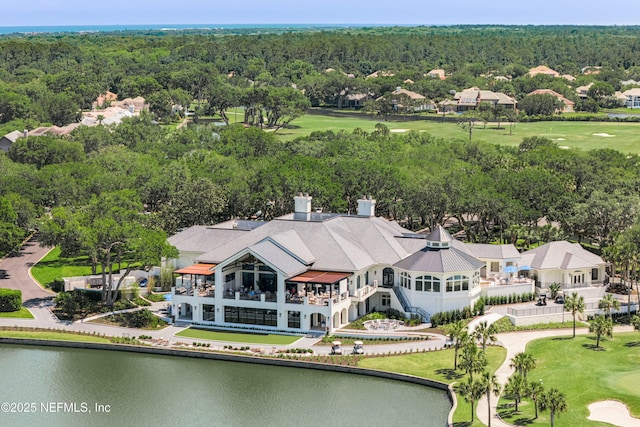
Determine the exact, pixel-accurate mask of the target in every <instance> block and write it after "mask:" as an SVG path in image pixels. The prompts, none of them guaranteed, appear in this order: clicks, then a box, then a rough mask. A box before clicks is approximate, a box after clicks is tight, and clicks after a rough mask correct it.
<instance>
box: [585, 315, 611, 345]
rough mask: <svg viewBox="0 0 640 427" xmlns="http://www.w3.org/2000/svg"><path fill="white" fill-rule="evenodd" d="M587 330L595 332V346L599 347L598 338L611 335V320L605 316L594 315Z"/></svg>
mask: <svg viewBox="0 0 640 427" xmlns="http://www.w3.org/2000/svg"><path fill="white" fill-rule="evenodd" d="M589 332H593V333H595V334H596V348H600V338H601V337H602V336H603V335H608V336H612V335H613V322H612V321H611V319H608V318H607V316H596V317H594V318H593V320H592V321H591V322H590V323H589Z"/></svg>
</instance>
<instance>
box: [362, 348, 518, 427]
mask: <svg viewBox="0 0 640 427" xmlns="http://www.w3.org/2000/svg"><path fill="white" fill-rule="evenodd" d="M453 353H454V352H453V350H451V349H449V350H439V351H429V352H426V353H412V354H406V355H401V356H385V357H367V358H364V359H362V360H360V362H358V367H361V368H370V369H379V370H382V371H389V372H398V373H401V374H408V375H414V376H416V377H422V378H429V379H432V380H437V381H441V382H443V383H447V384H450V383H453V382H460V381H464V380H465V374H464V372H463V371H461V370H457V371H454V370H453ZM506 355H507V350H506V349H505V348H503V347H498V346H489V347H487V360H488V362H489V364H488V365H487V370H488V371H489V372H495V371H496V370H497V369H498V367H500V365H501V364H502V362H504V360H505V358H506ZM457 397H458V407H457V409H456V412H455V413H454V415H453V421H454V425H456V426H473V427H475V426H478V427H480V426H482V425H483V424H482V423H481V422H480V421H478V420H477V418H476V420H475V422H474V423H471V422H470V419H471V415H470V414H471V406H470V404H469V403H467V402H466V401H465V400H464V399H462V398H461V397H460V396H459V395H457ZM492 398H493V399H495V396H492Z"/></svg>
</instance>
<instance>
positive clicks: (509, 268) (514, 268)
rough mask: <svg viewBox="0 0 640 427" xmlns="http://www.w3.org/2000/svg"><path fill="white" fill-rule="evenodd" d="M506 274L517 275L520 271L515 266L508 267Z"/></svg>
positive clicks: (505, 270)
mask: <svg viewBox="0 0 640 427" xmlns="http://www.w3.org/2000/svg"><path fill="white" fill-rule="evenodd" d="M503 271H504V272H505V273H515V272H516V271H518V269H517V268H516V267H515V266H513V265H507V266H506V267H505V268H504V270H503Z"/></svg>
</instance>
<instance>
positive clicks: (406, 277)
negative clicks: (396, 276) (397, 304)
mask: <svg viewBox="0 0 640 427" xmlns="http://www.w3.org/2000/svg"><path fill="white" fill-rule="evenodd" d="M400 286H402V287H403V288H407V289H409V290H411V275H410V274H409V273H405V272H404V271H403V272H401V273H400Z"/></svg>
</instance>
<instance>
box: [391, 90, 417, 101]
mask: <svg viewBox="0 0 640 427" xmlns="http://www.w3.org/2000/svg"><path fill="white" fill-rule="evenodd" d="M391 93H392V94H394V95H400V94H404V95H407V96H408V97H409V98H411V99H426V97H425V96H424V95H420V94H419V93H417V92H412V91H410V90H407V89H402V88H397V89H396V90H394V91H393V92H391Z"/></svg>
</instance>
